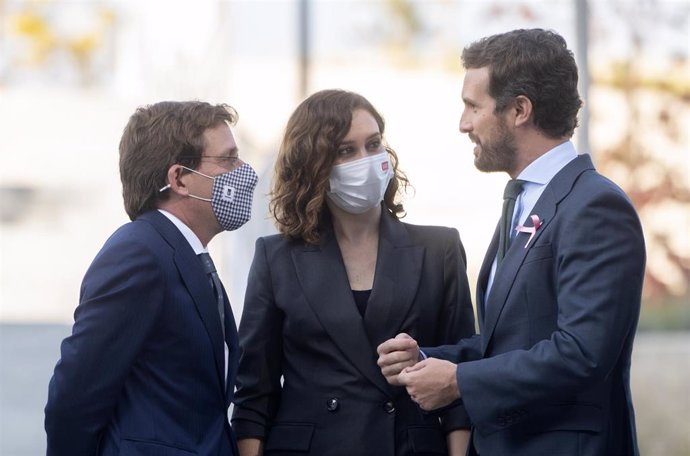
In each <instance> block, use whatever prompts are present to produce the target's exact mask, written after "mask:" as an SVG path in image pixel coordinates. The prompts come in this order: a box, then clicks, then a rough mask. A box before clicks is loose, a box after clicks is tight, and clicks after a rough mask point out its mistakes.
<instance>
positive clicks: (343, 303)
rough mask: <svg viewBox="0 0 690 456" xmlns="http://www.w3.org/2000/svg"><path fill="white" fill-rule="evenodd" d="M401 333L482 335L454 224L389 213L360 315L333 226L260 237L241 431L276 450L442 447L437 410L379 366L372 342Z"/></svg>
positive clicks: (451, 423) (451, 421)
mask: <svg viewBox="0 0 690 456" xmlns="http://www.w3.org/2000/svg"><path fill="white" fill-rule="evenodd" d="M400 332H407V333H408V334H410V335H412V336H413V337H415V338H416V339H417V340H419V341H423V342H425V343H433V342H436V343H444V342H445V343H448V342H451V341H457V340H458V339H460V338H461V337H466V336H469V335H471V334H474V317H473V311H472V307H471V301H470V293H469V287H468V284H467V277H466V272H465V254H464V249H463V247H462V244H461V243H460V238H459V236H458V232H457V231H456V230H455V229H450V228H441V227H421V226H414V225H408V224H404V223H401V222H399V221H397V220H396V219H395V218H393V217H392V216H391V215H390V214H388V213H387V212H386V211H384V214H383V215H382V217H381V228H380V237H379V251H378V260H377V264H376V272H375V278H374V286H373V290H372V293H371V297H370V300H369V304H368V306H367V309H366V313H365V316H364V318H363V319H362V317H361V316H360V314H359V312H358V310H357V308H356V306H355V302H354V300H353V296H352V292H351V290H350V286H349V282H348V279H347V274H346V271H345V266H344V264H343V260H342V257H341V254H340V249H339V247H338V244H337V241H336V239H335V237H334V235H333V233H332V231H330V230H326V231H325V232H323V233H322V241H321V245H319V246H315V245H308V244H305V243H304V242H301V241H290V240H287V239H286V238H284V237H282V236H280V235H275V236H269V237H265V238H260V239H258V240H257V243H256V252H255V256H254V262H253V264H252V267H251V270H250V273H249V279H248V288H247V293H246V297H245V304H244V311H243V315H242V322H241V323H240V346H241V350H242V355H241V358H240V375H239V376H238V382H237V385H238V386H237V393H236V395H235V409H234V414H233V427H234V428H235V431H236V432H237V435H238V438H242V437H257V438H261V439H264V440H265V450H266V451H265V453H266V454H269V455H277V454H280V455H292V454H300V455H303V454H309V455H318V456H329V455H330V456H332V455H347V456H351V455H357V456H366V455H371V456H374V455H375V456H393V455H412V454H444V452H445V451H446V448H445V447H446V445H445V435H444V432H443V428H442V427H440V426H439V422H438V418H437V417H436V416H433V415H427V414H423V413H422V412H421V410H420V409H419V408H418V407H417V406H416V405H415V404H413V403H412V402H411V400H410V399H409V397H408V395H407V394H406V392H405V390H404V388H402V387H392V386H390V385H388V383H387V382H386V380H385V378H384V377H383V376H382V374H381V371H380V369H379V368H378V366H377V365H376V360H377V354H376V347H377V346H378V345H379V344H380V343H381V342H383V341H385V340H387V339H389V338H391V337H395V335H396V334H398V333H400ZM281 376H282V377H283V384H282V385H281ZM445 420H446V421H445V423H444V426H445V427H446V429H454V428H460V427H464V428H469V422H468V421H467V417H466V415H465V412H464V410H463V409H462V408H458V409H456V410H453V411H451V412H449V413H448V414H446V416H445ZM446 454H447V453H446Z"/></svg>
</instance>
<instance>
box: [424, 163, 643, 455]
mask: <svg viewBox="0 0 690 456" xmlns="http://www.w3.org/2000/svg"><path fill="white" fill-rule="evenodd" d="M532 214H535V215H538V216H539V218H540V219H541V222H542V223H541V226H540V227H539V228H538V229H537V231H536V234H535V236H534V238H533V239H532V240H531V242H530V243H529V245H527V241H528V240H529V235H528V234H525V233H520V234H518V235H517V237H516V238H515V239H514V240H513V242H512V243H511V246H510V249H509V250H508V252H507V254H506V256H505V258H504V260H503V263H502V264H501V266H500V267H499V268H498V269H497V271H496V274H495V277H494V282H493V287H492V289H491V293H490V294H489V296H488V298H487V297H486V292H485V290H486V282H487V279H488V276H489V272H490V270H491V263H492V262H493V259H494V257H495V255H496V249H497V244H498V242H497V240H498V236H497V235H496V236H494V240H493V242H492V243H491V245H490V247H489V249H488V251H487V254H486V258H485V259H484V264H483V266H482V268H481V271H480V274H479V279H478V281H479V283H478V286H477V309H478V314H479V320H480V329H481V337H479V336H476V337H474V338H472V339H468V340H464V341H462V342H461V343H460V344H458V345H456V346H453V347H440V348H436V349H426V348H425V349H424V350H425V353H427V355H429V356H434V357H439V358H446V359H451V360H453V361H455V362H461V363H460V364H459V365H458V383H459V386H460V390H461V392H462V395H463V401H464V404H465V407H466V408H467V411H468V413H469V415H470V417H471V419H472V421H473V424H474V425H475V426H476V433H477V435H476V436H475V438H474V441H475V442H476V443H477V444H479V447H480V448H479V449H480V451H481V454H482V455H484V454H488V455H511V456H533V455H542V454H543V455H547V454H548V455H552V454H553V455H555V454H558V455H564V456H632V455H637V454H638V451H637V442H636V436H635V419H634V412H633V406H632V401H631V394H630V355H631V351H632V346H633V338H634V336H635V328H636V325H637V319H638V316H639V312H640V296H641V290H642V279H643V276H644V265H645V246H644V239H643V236H642V229H641V227H640V222H639V220H638V217H637V215H636V213H635V209H634V208H633V206H632V204H630V201H629V200H628V198H627V197H626V196H625V194H624V193H623V191H622V190H621V189H620V188H618V187H617V186H616V185H615V184H613V183H612V182H611V181H609V180H607V179H606V178H604V177H602V176H601V175H600V174H598V173H597V172H596V171H595V170H594V167H593V165H592V161H591V160H590V158H589V156H587V155H582V156H579V157H578V158H576V159H575V160H573V161H572V162H570V163H569V164H568V165H566V166H565V167H564V168H563V169H562V170H561V171H560V172H559V173H558V174H556V176H554V178H553V179H552V180H551V182H550V183H549V184H548V185H547V186H546V188H545V189H544V193H543V194H542V196H541V197H540V199H539V201H537V203H536V205H535V207H534V209H533V211H532ZM526 224H527V225H529V226H532V223H531V221H530V222H527V223H526ZM526 245H527V247H525V246H526ZM478 358H485V359H482V360H481V361H474V362H473V361H470V362H463V361H469V360H472V359H478Z"/></svg>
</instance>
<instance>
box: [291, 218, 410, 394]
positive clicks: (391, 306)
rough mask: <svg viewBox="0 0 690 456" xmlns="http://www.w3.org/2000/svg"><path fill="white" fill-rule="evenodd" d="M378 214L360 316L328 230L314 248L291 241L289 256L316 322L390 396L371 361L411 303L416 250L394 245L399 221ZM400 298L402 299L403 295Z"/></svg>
mask: <svg viewBox="0 0 690 456" xmlns="http://www.w3.org/2000/svg"><path fill="white" fill-rule="evenodd" d="M387 217H389V215H388V214H385V213H384V214H383V215H382V222H381V235H380V238H379V252H378V259H377V264H376V273H375V279H374V288H373V290H372V293H371V297H370V299H369V304H368V306H367V311H366V314H365V318H364V319H362V317H361V316H360V314H359V312H358V311H357V306H356V305H355V303H354V298H353V297H352V290H351V289H350V286H349V281H348V278H347V272H346V271H345V265H344V264H343V260H342V255H341V253H340V248H339V247H338V243H337V241H336V239H335V236H334V234H333V232H332V231H330V230H329V231H326V232H324V233H322V238H321V245H320V246H304V245H295V247H293V250H292V258H293V262H294V264H295V270H296V271H297V277H298V280H299V282H300V286H301V287H302V291H303V292H304V295H305V297H306V299H307V302H308V303H309V305H310V306H311V308H312V310H313V311H314V313H315V314H316V316H317V318H318V319H319V322H320V323H321V325H322V326H323V328H324V329H325V330H326V332H327V333H328V334H329V335H330V337H331V339H332V340H333V342H334V343H335V345H337V346H338V348H339V349H340V350H341V351H342V353H343V354H344V355H345V356H346V357H347V358H348V359H349V360H350V362H351V363H352V364H353V365H354V366H355V367H356V368H357V369H358V370H359V371H360V372H361V373H362V375H363V376H364V377H366V378H367V379H369V381H371V382H372V383H373V384H374V385H376V386H377V387H378V388H379V389H380V390H381V391H383V392H384V393H386V394H390V392H391V387H390V386H389V385H388V383H386V381H385V379H384V377H383V376H382V375H381V371H380V370H379V368H378V367H377V365H376V346H377V345H378V343H380V342H382V341H383V340H385V339H387V338H389V337H393V336H394V335H395V334H396V333H397V330H398V328H399V327H400V324H401V322H402V320H403V319H404V317H405V315H406V314H407V311H408V309H409V307H410V305H411V304H412V299H413V297H414V295H415V293H414V290H415V289H416V287H417V284H418V282H419V277H420V272H421V262H422V251H421V248H419V251H417V252H415V249H414V248H406V247H403V248H402V249H398V245H397V244H399V243H400V239H401V232H400V231H399V230H403V231H404V229H403V228H402V225H400V226H393V225H397V223H396V222H393V221H390V220H386V218H387ZM403 297H405V298H403Z"/></svg>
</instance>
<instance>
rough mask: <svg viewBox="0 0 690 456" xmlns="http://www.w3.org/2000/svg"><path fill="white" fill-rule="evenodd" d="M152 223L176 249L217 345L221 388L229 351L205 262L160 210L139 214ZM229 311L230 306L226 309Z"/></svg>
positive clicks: (183, 273)
mask: <svg viewBox="0 0 690 456" xmlns="http://www.w3.org/2000/svg"><path fill="white" fill-rule="evenodd" d="M139 218H140V219H142V220H145V221H147V222H149V223H150V224H151V225H153V227H154V228H155V229H156V230H157V231H158V232H159V233H160V234H161V235H162V236H163V238H164V239H165V240H166V241H167V242H168V244H170V246H171V247H172V248H173V249H174V254H173V261H174V262H175V266H176V268H177V270H178V272H179V273H180V277H182V281H183V282H184V285H185V287H186V288H187V290H188V291H189V294H190V296H191V298H192V300H193V301H194V305H195V307H196V310H197V312H198V314H199V317H200V318H201V321H202V322H203V324H204V327H205V329H206V333H207V334H208V337H209V339H210V340H211V346H212V347H213V358H214V360H215V365H216V371H217V373H218V378H219V380H220V385H219V386H221V390H222V391H224V390H225V387H224V383H225V368H224V366H225V353H224V348H223V330H222V328H221V326H220V318H218V307H217V300H216V296H215V294H214V293H213V288H212V287H211V284H210V282H209V279H208V277H207V276H206V274H205V273H204V271H203V269H202V267H201V263H200V261H199V259H198V258H197V256H196V255H195V254H194V250H192V247H191V246H190V245H189V242H187V240H186V239H185V238H184V236H183V235H182V233H180V231H179V230H178V229H177V228H176V227H175V225H174V224H173V223H172V222H171V221H170V220H168V219H167V218H166V217H165V216H164V215H162V214H161V213H160V212H158V211H150V212H147V213H146V214H143V215H142V216H141V217H139ZM226 314H227V309H226Z"/></svg>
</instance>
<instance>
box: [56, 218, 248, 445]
mask: <svg viewBox="0 0 690 456" xmlns="http://www.w3.org/2000/svg"><path fill="white" fill-rule="evenodd" d="M226 302H228V301H227V296H226ZM225 313H226V322H225V326H226V342H227V344H228V347H229V348H230V355H229V362H228V364H229V372H228V381H227V384H228V388H227V389H226V387H225V383H224V372H223V370H224V369H223V365H224V348H223V336H222V329H221V325H220V318H219V316H218V309H217V301H216V297H215V295H214V293H213V290H212V288H211V285H210V282H209V279H208V277H207V276H206V274H205V273H204V272H203V270H202V267H201V263H200V261H199V259H198V258H197V257H196V255H195V254H194V251H193V250H192V248H191V246H190V245H189V243H188V242H187V240H186V239H185V238H184V237H183V236H182V234H181V233H180V232H179V230H178V229H177V228H176V227H175V225H173V224H172V223H171V222H170V221H169V220H168V219H167V218H166V217H165V216H164V215H162V214H161V213H160V212H158V211H151V212H148V213H146V214H143V215H142V216H141V217H139V218H137V219H136V221H134V222H132V223H128V224H126V225H124V226H123V227H121V228H120V229H118V230H117V231H116V232H115V233H114V234H113V235H112V236H111V237H110V239H108V241H107V242H106V243H105V245H104V246H103V249H102V250H101V251H100V252H99V253H98V255H97V256H96V258H95V259H94V261H93V263H92V264H91V266H90V268H89V269H88V271H87V273H86V275H85V277H84V280H83V283H82V289H81V298H80V302H79V306H78V307H77V309H76V312H75V315H74V317H75V322H74V327H73V330H72V335H71V336H69V337H67V338H66V339H65V340H64V341H63V343H62V347H61V358H60V361H59V362H58V363H57V366H56V367H55V373H54V375H53V378H52V380H51V381H50V387H49V392H48V404H47V405H46V409H45V428H46V432H47V435H48V452H47V454H48V455H49V456H95V455H100V456H111V455H113V456H114V455H120V456H123V455H130V456H134V455H137V456H138V455H153V454H155V455H160V456H168V455H169V456H190V455H198V456H201V455H204V456H211V455H212V456H220V455H223V456H225V455H231V454H235V452H236V445H235V442H234V436H233V435H232V430H231V428H230V425H229V423H228V419H227V408H228V406H229V404H230V401H231V400H232V394H233V385H234V379H235V375H236V366H237V360H238V356H239V351H238V349H237V330H236V327H235V322H234V318H233V317H232V313H231V310H230V307H229V306H226V309H225Z"/></svg>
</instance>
